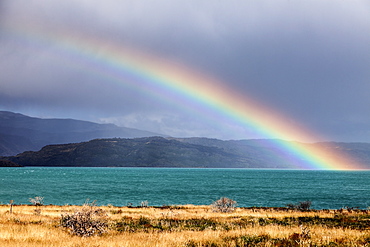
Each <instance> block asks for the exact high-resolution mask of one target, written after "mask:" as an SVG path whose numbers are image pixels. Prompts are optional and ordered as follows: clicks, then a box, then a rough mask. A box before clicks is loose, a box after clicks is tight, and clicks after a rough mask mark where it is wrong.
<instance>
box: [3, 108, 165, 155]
mask: <svg viewBox="0 0 370 247" xmlns="http://www.w3.org/2000/svg"><path fill="white" fill-rule="evenodd" d="M148 136H166V135H162V134H159V133H153V132H149V131H143V130H138V129H133V128H126V127H118V126H116V125H114V124H98V123H93V122H89V121H83V120H75V119H56V118H51V119H43V118H36V117H30V116H26V115H23V114H20V113H14V112H9V111H0V156H12V155H16V154H18V153H22V152H24V151H37V150H40V149H41V148H42V147H44V146H46V145H49V144H66V143H75V142H84V141H90V140H93V139H97V138H114V137H120V138H136V137H148Z"/></svg>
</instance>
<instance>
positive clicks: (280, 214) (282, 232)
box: [0, 205, 370, 247]
mask: <svg viewBox="0 0 370 247" xmlns="http://www.w3.org/2000/svg"><path fill="white" fill-rule="evenodd" d="M35 209H36V208H35V206H28V205H18V206H17V205H14V206H13V208H12V213H10V212H9V210H10V207H9V205H0V246H12V247H13V246H14V247H15V246H17V247H20V246H35V247H36V246H37V247H40V246H45V247H46V246H48V247H53V246H55V247H56V246H63V247H66V246H71V247H72V246H73V247H85V246H86V247H87V246H91V247H98V246H99V247H103V246H107V247H114V246H117V247H118V246H120V247H121V246H143V247H145V246H161V247H162V246H164V247H166V246H184V247H190V246H212V247H215V246H230V247H231V246H330V247H332V246H370V214H369V212H368V211H367V210H362V211H361V210H341V211H339V210H338V211H335V210H320V211H318V210H317V211H316V210H311V211H307V212H300V211H293V210H290V211H287V210H283V209H272V208H237V209H236V210H235V211H234V212H231V213H216V212H213V211H212V210H211V208H210V207H209V206H193V205H185V206H178V207H175V206H173V207H143V208H128V207H113V206H101V207H97V209H99V210H100V209H101V210H103V211H102V212H103V213H104V217H103V218H102V219H101V220H104V221H105V222H106V224H107V226H108V227H107V232H105V233H103V234H102V235H98V236H92V237H78V236H73V235H71V233H70V232H69V231H68V230H67V229H66V228H63V227H61V226H60V224H61V215H62V214H64V215H65V214H72V213H73V212H76V210H77V211H78V210H81V209H82V206H52V205H50V206H40V207H39V208H38V211H35Z"/></svg>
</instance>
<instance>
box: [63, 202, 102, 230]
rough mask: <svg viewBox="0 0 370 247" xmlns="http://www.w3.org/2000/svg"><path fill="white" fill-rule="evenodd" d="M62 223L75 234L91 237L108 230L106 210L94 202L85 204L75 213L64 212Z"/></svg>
mask: <svg viewBox="0 0 370 247" xmlns="http://www.w3.org/2000/svg"><path fill="white" fill-rule="evenodd" d="M60 225H61V226H62V227H65V228H67V229H68V230H69V232H70V233H71V234H73V235H76V236H80V237H90V236H93V235H100V234H103V233H105V232H106V231H107V227H108V224H107V223H106V214H105V212H104V211H103V210H102V209H100V208H97V207H96V206H95V204H94V203H90V204H85V205H84V206H83V207H82V209H81V210H79V211H76V212H74V213H73V214H65V215H63V214H62V217H61V220H60Z"/></svg>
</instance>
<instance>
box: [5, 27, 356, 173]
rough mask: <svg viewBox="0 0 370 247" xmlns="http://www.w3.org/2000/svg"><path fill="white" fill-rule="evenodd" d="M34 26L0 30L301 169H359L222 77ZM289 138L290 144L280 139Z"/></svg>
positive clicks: (152, 56)
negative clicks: (238, 132)
mask: <svg viewBox="0 0 370 247" xmlns="http://www.w3.org/2000/svg"><path fill="white" fill-rule="evenodd" d="M38 27H39V25H32V24H28V25H27V26H23V27H19V26H0V32H6V33H8V34H11V35H15V36H16V37H17V38H19V39H23V40H27V41H32V42H33V43H35V45H40V46H43V45H46V44H50V45H54V46H56V47H58V50H59V52H60V53H61V55H62V56H63V57H65V58H66V59H68V61H71V62H75V63H82V64H84V65H87V66H84V68H85V69H87V70H90V71H91V72H93V73H99V74H100V75H101V76H103V77H104V78H106V80H105V82H111V83H116V84H118V85H120V86H122V87H126V88H129V89H131V90H136V91H140V92H144V93H146V94H148V95H150V96H151V97H154V98H158V99H161V100H165V101H166V102H168V103H171V104H176V105H178V106H179V107H182V108H183V109H185V110H188V111H196V112H198V113H199V114H201V115H203V116H208V117H209V118H211V119H213V120H214V121H221V122H223V121H225V122H232V123H234V124H237V125H239V126H242V127H243V128H246V129H248V130H250V131H251V132H253V133H256V134H257V135H258V136H261V138H265V139H269V140H270V141H271V145H272V146H273V147H274V149H276V150H279V152H281V153H282V154H284V155H286V156H289V157H290V159H292V160H294V163H295V164H297V165H296V166H297V168H303V169H335V170H348V169H350V170H352V169H362V168H363V167H362V165H361V164H359V163H357V162H356V161H355V160H354V159H353V158H351V157H348V156H345V155H343V154H341V153H339V152H333V151H332V150H333V148H331V149H326V148H321V149H318V148H314V147H312V145H307V144H306V145H304V144H301V143H298V142H292V140H305V141H310V140H317V139H319V138H318V136H317V135H315V134H314V133H312V132H310V131H309V130H307V129H305V128H304V127H303V126H297V124H296V123H295V124H292V123H290V120H289V117H287V116H283V115H282V114H280V113H279V112H278V111H277V110H275V109H273V108H271V107H268V106H265V105H263V104H261V103H260V102H257V101H255V100H253V99H251V98H250V97H247V96H246V95H241V94H240V93H238V92H236V91H233V90H232V89H230V88H228V87H227V86H226V84H225V83H224V82H222V81H219V80H217V79H216V78H212V77H211V76H207V75H205V74H202V73H200V72H198V71H195V70H193V69H190V68H189V67H184V66H182V65H180V64H178V63H175V62H174V61H169V60H166V59H165V58H163V57H160V56H155V55H153V54H151V53H148V52H142V51H138V50H134V49H132V48H127V47H126V46H123V45H118V44H116V43H114V42H111V41H108V40H104V39H101V38H94V37H87V36H86V35H81V34H78V33H73V32H72V31H71V30H68V31H65V32H63V31H60V30H59V31H58V32H53V31H46V30H41V29H39V28H38ZM284 140H289V142H287V141H284Z"/></svg>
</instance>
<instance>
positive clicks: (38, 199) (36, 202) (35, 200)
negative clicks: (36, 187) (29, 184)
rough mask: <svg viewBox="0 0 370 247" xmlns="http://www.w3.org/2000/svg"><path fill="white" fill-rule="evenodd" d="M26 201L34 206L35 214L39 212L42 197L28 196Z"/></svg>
mask: <svg viewBox="0 0 370 247" xmlns="http://www.w3.org/2000/svg"><path fill="white" fill-rule="evenodd" d="M28 201H29V202H30V203H32V204H33V205H35V206H36V209H35V214H37V215H40V214H41V208H40V206H42V205H44V197H41V196H36V197H35V198H29V199H28Z"/></svg>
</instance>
